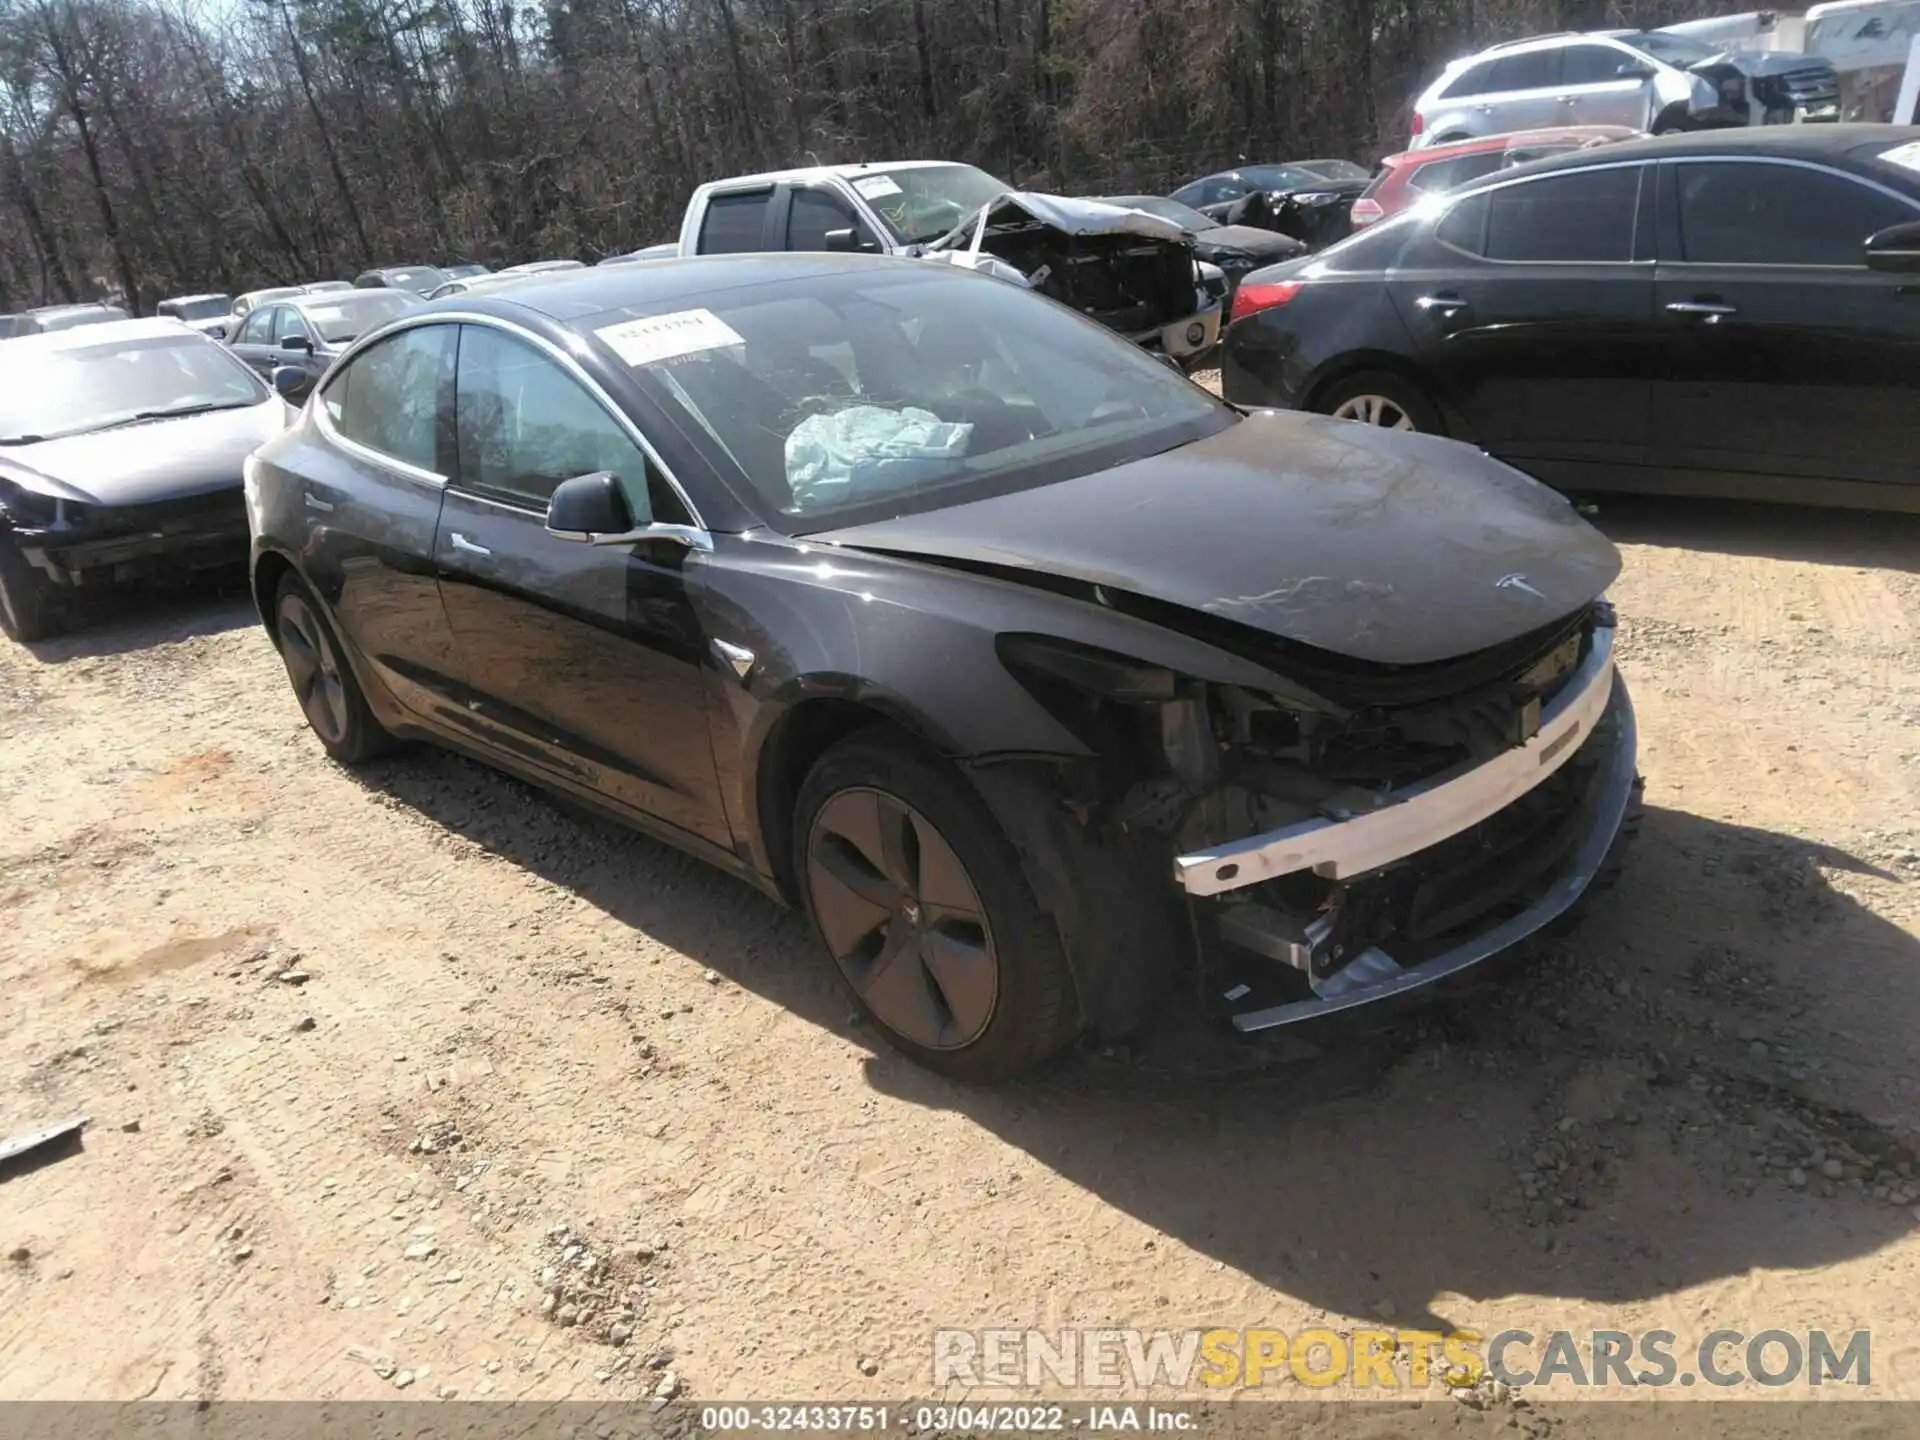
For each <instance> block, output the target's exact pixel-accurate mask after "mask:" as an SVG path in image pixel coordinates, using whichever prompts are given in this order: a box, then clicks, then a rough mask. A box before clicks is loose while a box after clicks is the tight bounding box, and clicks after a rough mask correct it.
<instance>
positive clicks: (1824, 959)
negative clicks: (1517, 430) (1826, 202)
mask: <svg viewBox="0 0 1920 1440" xmlns="http://www.w3.org/2000/svg"><path fill="white" fill-rule="evenodd" d="M1600 521H1601V523H1602V524H1603V526H1605V527H1606V528H1607V529H1609V531H1610V532H1611V533H1612V534H1613V535H1614V537H1615V538H1616V539H1617V540H1618V541H1619V542H1620V543H1621V545H1622V547H1623V549H1624V551H1625V554H1626V562H1627V564H1626V573H1625V575H1624V576H1623V578H1622V579H1621V581H1620V583H1619V585H1618V586H1617V588H1616V590H1615V592H1614V598H1615V599H1616V601H1617V602H1618V605H1619V608H1620V611H1621V613H1622V616H1623V627H1624V628H1623V636H1624V640H1623V666H1624V671H1625V673H1626V675H1627V676H1628V678H1629V680H1630V682H1631V684H1632V686H1633V690H1634V695H1635V699H1636V702H1637V705H1638V708H1639V717H1640V729H1641V743H1642V766H1643V769H1644V771H1645V773H1646V777H1647V801H1648V810H1647V815H1646V821H1645V828H1644V832H1643V834H1642V836H1641V838H1640V843H1639V844H1638V846H1637V847H1636V849H1635V851H1634V853H1633V855H1632V858H1631V861H1630V864H1629V866H1628V869H1627V871H1626V874H1625V875H1624V877H1623V879H1622V881H1621V883H1620V885H1619V887H1618V888H1617V889H1616V890H1615V891H1613V892H1612V893H1611V894H1610V895H1608V896H1606V897H1604V899H1602V900H1601V901H1600V902H1599V903H1597V904H1596V905H1595V906H1594V907H1593V909H1592V911H1591V912H1590V914H1589V916H1588V919H1587V922H1586V924H1585V925H1584V927H1583V928H1581V929H1580V930H1579V931H1577V932H1576V933H1575V934H1573V935H1572V936H1570V937H1568V938H1566V939H1564V940H1561V941H1556V942H1554V944H1553V945H1552V946H1550V947H1549V948H1548V949H1547V951H1546V953H1544V954H1542V955H1541V956H1540V957H1539V959H1538V960H1537V962H1536V963H1535V964H1533V965H1531V966H1529V967H1527V968H1525V969H1524V970H1521V971H1519V972H1517V973H1514V974H1512V975H1511V976H1509V977H1507V978H1506V979H1505V981H1504V983H1502V984H1500V985H1495V986H1491V987H1484V988H1481V989H1477V990H1473V991H1469V992H1465V993H1461V994H1456V995H1453V996H1451V997H1449V998H1448V999H1447V1000H1446V1001H1445V1002H1444V1003H1441V1004H1439V1005H1436V1006H1432V1007H1428V1008H1426V1009H1423V1010H1420V1011H1417V1012H1414V1013H1413V1014H1410V1015H1407V1016H1404V1017H1399V1018H1396V1019H1395V1020H1394V1021H1393V1022H1392V1023H1391V1024H1385V1025H1374V1026H1370V1027H1368V1028H1366V1029H1346V1030H1342V1031H1339V1032H1333V1031H1320V1032H1310V1033H1307V1034H1305V1035H1303V1036H1300V1037H1297V1038H1292V1039H1290V1040H1288V1041H1287V1042H1286V1043H1285V1044H1284V1045H1282V1046H1279V1047H1277V1048H1276V1049H1274V1050H1273V1051H1272V1052H1270V1053H1268V1052H1262V1053H1260V1054H1257V1055H1256V1054H1249V1053H1248V1052H1246V1051H1245V1050H1243V1049H1242V1048H1241V1047H1238V1046H1236V1045H1234V1044H1233V1043H1231V1042H1229V1041H1226V1040H1224V1039H1222V1038H1220V1037H1218V1036H1215V1035H1213V1034H1212V1033H1211V1032H1207V1031H1205V1030H1203V1029H1201V1028H1200V1027H1199V1025H1198V1022H1197V1021H1194V1020H1192V1019H1191V1017H1188V1018H1181V1017H1179V1016H1178V1015H1176V1017H1175V1018H1174V1019H1173V1020H1171V1021H1170V1022H1169V1025H1168V1028H1167V1031H1166V1032H1165V1033H1164V1034H1163V1036H1162V1037H1160V1039H1159V1040H1157V1041H1156V1043H1155V1044H1153V1045H1151V1046H1149V1047H1147V1048H1146V1049H1145V1050H1144V1051H1143V1052H1142V1053H1139V1054H1134V1055H1128V1056H1105V1057H1102V1056H1081V1057H1077V1058H1074V1059H1071V1060H1069V1061H1067V1062H1065V1063H1063V1064H1061V1065H1059V1066H1058V1067H1056V1068H1054V1069H1053V1070H1052V1071H1050V1072H1049V1073H1047V1074H1044V1075H1042V1076H1039V1077H1036V1078H1034V1079H1032V1080H1031V1081H1029V1082H1027V1083H1023V1084H1021V1085H1018V1086H1015V1087H1010V1088H1006V1089H1000V1090H992V1091H980V1090H970V1089H965V1088H960V1087H956V1086H954V1085H950V1084H947V1083H944V1082H942V1081H940V1080H938V1079H936V1078H934V1077H932V1076H930V1075H927V1074H925V1073H922V1072H920V1071H918V1070H916V1069H915V1068H913V1067H912V1066H911V1065H909V1064H907V1063H905V1062H903V1061H902V1060H900V1059H897V1058H896V1057H894V1056H893V1055H892V1054H891V1053H890V1052H888V1051H886V1050H884V1049H880V1048H877V1047H876V1045H875V1044H874V1043H873V1041H872V1039H871V1037H870V1036H869V1035H868V1034H866V1033H865V1032H863V1031H862V1030H861V1029H859V1028H857V1027H856V1026H855V1025H853V1024H852V1023H851V1021H850V1017H849V1013H848V1012H849V1006H848V1005H847V1004H846V1002H845V1001H843V1000H842V999H841V997H840V995H839V994H838V993H837V992H836V988H835V985H834V984H833V983H832V981H831V980H830V978H829V976H828V973H827V968H826V966H825V964H824V962H822V961H821V960H819V959H818V958H817V957H816V956H815V954H814V952H813V950H812V948H811V947H810V945H809V944H808V942H807V941H806V939H805V937H804V936H803V934H802V931H801V927H800V925H799V924H798V923H797V922H796V920H795V919H794V918H793V917H792V916H789V915H787V914H785V913H783V912H781V911H780V910H778V909H777V908H775V907H774V906H773V905H771V904H769V903H768V902H766V901H765V900H763V899H762V898H760V897H759V896H758V895H756V894H755V893H753V892H751V891H750V890H748V889H747V888H746V887H744V886H742V885H740V884H737V883H735V882H733V881H731V880H728V879H725V878H722V877H720V876H719V875H717V874H715V873H712V872H710V871H709V870H707V869H705V868H703V867H702V866H701V865H699V864H698V863H696V862H693V861H691V860H687V859H683V858H682V857H680V856H679V855H677V854H676V853H674V852H672V851H670V850H668V849H666V848H664V847H662V846H660V845H658V844H655V843H653V842H650V841H648V840H645V839H642V838H638V837H635V836H631V835H628V834H625V833H624V832H620V831H616V830H614V829H612V828H609V827H607V826H605V825H602V824H599V823H597V822H594V821H590V820H583V819H581V818H579V817H577V816H576V815H575V814H573V813H570V812H569V811H567V810H565V809H563V808H562V807H560V806H559V805H557V804H555V803H553V802H551V801H549V800H548V799H546V798H543V797H542V796H541V795H539V794H538V793H536V792H534V791H532V790H530V789H527V788H526V787H523V786H521V785H519V784H517V783H515V782H513V781H510V780H507V779H504V778H501V777H499V776H497V775H495V774H493V773H490V772H488V771H486V770H484V769H482V768H480V767H478V766H476V765H473V764H470V763H468V762H466V761H464V760H460V759H456V758H452V757H450V756H447V755H443V754H438V753H435V752H433V751H430V750H424V749H414V750H409V751H406V752H403V753H401V754H400V755H398V756H396V757H394V758H392V759H389V760H385V761H382V762H380V763H378V764H376V765H374V766H372V767H370V768H368V769H367V770H366V771H365V772H363V773H360V774H350V773H348V772H346V771H344V770H341V769H339V768H337V767H335V766H333V765H331V764H329V763H328V762H327V761H326V759H325V758H324V756H323V755H322V754H321V752H320V749H319V747H318V746H317V744H315V743H314V741H313V740H312V739H311V737H310V736H309V735H308V733H307V731H306V729H305V728H304V726H303V724H302V722H301V719H300V716H299V714H298V712H297V711H296V709H295V706H294V703H293V700H292V698H291V696H290V694H289V692H288V689H287V686H286V684H285V683H284V679H283V676H282V674H281V671H280V669H279V666H278V662H277V660H276V658H275V656H274V654H273V652H272V650H271V648H270V647H269V645H268V643H267V641H266V639H265V638H264V636H263V634H262V633H261V631H260V630H259V628H258V626H257V625H256V624H255V623H254V621H253V617H252V615H251V613H250V611H249V609H248V606H247V602H246V600H245V598H244V595H243V594H241V593H240V592H238V591H237V590H234V589H229V590H226V591H224V592H222V591H219V590H214V591H201V592H196V593H193V594H190V595H186V596H175V597H164V596H162V597H150V596H135V597H130V598H129V599H128V600H127V601H126V602H124V603H122V604H119V605H117V606H116V607H114V608H113V609H111V610H110V611H109V612H108V613H106V614H104V615H102V616H100V617H98V618H97V619H96V621H95V623H93V624H92V625H91V626H90V627H89V628H87V629H85V630H84V631H83V632H81V633H79V634H77V635H75V636H73V637H70V638H67V639H63V640H60V641H58V642H54V643H49V644H46V645H43V646H39V647H37V648H36V649H35V650H34V651H32V652H29V651H27V650H25V649H21V648H18V647H13V646H8V645H6V644H5V643H4V642H0V795H4V815H5V820H6V823H5V826H4V830H0V994H4V996H5V1003H4V1005H0V1133H11V1132H12V1131H14V1130H16V1129H20V1128H24V1127H26V1126H28V1125H30V1124H33V1123H35V1122H38V1121H41V1120H44V1119H46V1118H48V1117H51V1116H59V1115H64V1114H67V1113H70V1112H75V1111H84V1112H85V1113H87V1114H88V1115H89V1116H90V1117H91V1123H90V1124H89V1126H88V1127H87V1129H86V1131H85V1135H84V1141H83V1143H82V1144H81V1145H80V1146H79V1147H78V1148H77V1149H70V1150H67V1151H64V1152H58V1153H56V1154H55V1155H54V1156H52V1157H50V1158H43V1159H41V1160H40V1161H39V1163H37V1164H31V1165H27V1166H16V1167H15V1169H14V1170H12V1171H10V1172H8V1173H7V1174H6V1176H5V1178H4V1180H3V1181H0V1250H4V1251H5V1252H6V1257H7V1258H5V1259H4V1260H0V1353H4V1354H5V1355H6V1357H7V1360H6V1364H5V1365H4V1367H0V1376H3V1377H4V1378H0V1398H49V1397H121V1398H135V1397H157V1398H196V1399H213V1398H296V1397H338V1398H355V1397H380V1396H388V1397H391V1396H393V1395H394V1394H395V1390H394V1387H395V1386H403V1387H404V1388H405V1389H406V1390H407V1398H415V1397H425V1396H444V1395H449V1394H458V1395H459V1396H460V1397H462V1398H473V1397H479V1396H487V1395H491V1396H497V1397H521V1396H523V1397H544V1398H559V1397H580V1398H593V1399H608V1398H626V1397H633V1398H638V1397H643V1396H650V1395H653V1394H654V1393H656V1392H657V1391H659V1390H661V1388H662V1387H663V1385H664V1386H670V1387H672V1388H675V1389H677V1390H678V1391H679V1392H680V1393H682V1394H687V1395H692V1396H695V1397H700V1398H724V1397H735V1398H756V1399H768V1398H782V1397H786V1398H797V1397H818V1398H843V1399H851V1398H859V1397H872V1398H880V1397H889V1398H894V1399H898V1398H900V1397H902V1396H919V1395H925V1394H927V1393H928V1390H929V1382H930V1376H931V1342H930V1335H931V1332H932V1331H933V1330H934V1329H935V1328H936V1327H943V1326H959V1327H984V1326H1025V1325H1035V1326H1040V1327H1044V1328H1047V1329H1050V1330H1059V1329H1066V1328H1078V1327H1092V1326H1142V1327H1173V1328H1186V1327H1215V1326H1219V1327H1226V1328H1232V1329H1239V1328H1242V1327H1248V1326H1271V1327H1275V1328H1278V1329H1280V1330H1283V1331H1287V1332H1289V1333H1294V1332H1297V1331H1299V1330H1300V1329H1302V1328H1305V1327H1308V1326H1312V1325H1320V1324H1326V1325H1331V1326H1333V1327H1335V1328H1348V1327H1354V1326H1368V1325H1374V1324H1378V1323H1381V1322H1383V1321H1384V1322H1387V1323H1391V1324H1395V1325H1400V1326H1410V1325H1415V1324H1420V1323H1431V1324H1446V1325H1456V1326H1459V1325H1464V1326H1471V1327H1475V1328H1477V1329H1480V1330H1482V1331H1488V1332H1490V1331H1495V1330H1498V1329H1501V1328H1506V1327H1521V1328H1525V1329H1528V1330H1532V1331H1535V1332H1542V1333H1543V1332H1546V1331H1550V1330H1554V1329H1560V1328H1566V1329H1574V1330H1587V1329H1591V1328H1608V1329H1622V1330H1636V1329H1644V1328H1665V1329H1669V1330H1673V1331H1675V1332H1678V1333H1679V1334H1680V1335H1681V1336H1682V1337H1683V1342H1684V1341H1685V1340H1686V1339H1687V1338H1690V1337H1691V1338H1697V1337H1699V1336H1700V1335H1703V1334H1704V1333H1705V1332H1707V1331H1709V1330H1711V1329H1714V1328H1719V1327H1725V1328H1729V1329H1735V1330H1740V1331H1743V1332H1745V1333H1747V1334H1749V1335H1751V1334H1753V1333H1756V1332H1758V1331H1761V1330H1766V1329H1772V1328H1779V1329H1786V1330H1789V1331H1795V1332H1799V1333H1801V1334H1804V1333H1805V1332H1806V1331H1807V1330H1808V1329H1809V1328H1825V1329H1828V1330H1830V1331H1836V1332H1850V1331H1852V1330H1854V1329H1857V1328H1869V1329H1871V1330H1872V1332H1873V1336H1874V1341H1873V1357H1872V1358H1873V1369H1872V1380H1873V1384H1872V1387H1871V1390H1870V1391H1869V1392H1867V1393H1870V1394H1872V1395H1874V1396H1877V1397H1882V1398H1885V1397H1902V1398H1920V1324H1917V1323H1916V1320H1917V1317H1920V1283H1916V1279H1917V1277H1916V1263H1915V1262H1916V1258H1920V1209H1916V1206H1920V1180H1916V1179H1915V1178H1914V1154H1915V1151H1916V1150H1920V903H1916V895H1920V888H1917V887H1916V885H1915V883H1914V882H1915V880H1916V879H1920V819H1916V815H1917V814H1920V812H1917V811H1916V800H1920V729H1916V721H1917V720H1920V673H1917V672H1916V666H1915V660H1916V657H1917V656H1920V647H1917V646H1916V635H1920V525H1916V524H1915V523H1914V522H1913V521H1911V520H1906V519H1896V518H1887V517H1872V516H1859V515H1847V514H1838V513H1834V514H1821V513H1813V512H1800V511H1788V510H1764V509H1758V508H1753V509H1749V508H1743V507H1737V506H1721V505H1679V504H1671V503H1653V502H1641V503H1633V504H1626V503H1617V502H1614V503H1609V504H1608V505H1607V506H1606V508H1605V510H1604V511H1603V512H1602V514H1601V516H1600ZM550 1296H551V1297H552V1298H549V1297H550ZM1294 1393H1303V1392H1299V1391H1297V1390H1296V1391H1295V1392H1294ZM1669 1393H1672V1392H1669ZM1746 1393H1753V1392H1752V1391H1748V1392H1746ZM1783 1393H1790V1394H1804V1393H1806V1392H1805V1391H1804V1390H1793V1391H1788V1392H1783ZM1828 1393H1829V1394H1831V1393H1832V1392H1831V1391H1829V1392H1828ZM1851 1393H1855V1394H1858V1393H1860V1392H1858V1391H1854V1392H1851Z"/></svg>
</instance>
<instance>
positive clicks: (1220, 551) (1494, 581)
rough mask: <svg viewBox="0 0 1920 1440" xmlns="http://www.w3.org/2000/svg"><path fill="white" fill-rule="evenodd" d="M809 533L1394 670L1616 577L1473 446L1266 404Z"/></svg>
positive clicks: (1576, 601)
mask: <svg viewBox="0 0 1920 1440" xmlns="http://www.w3.org/2000/svg"><path fill="white" fill-rule="evenodd" d="M809 538H810V539H812V540H815V541H825V542H829V543H834V544H840V545H848V546H858V547H860V548H863V549H869V550H874V551H881V552H887V553H892V554H898V555H907V556H913V557H917V558H922V559H926V560H933V561H938V560H942V559H947V560H952V561H957V562H963V563H968V564H975V565H991V566H994V567H996V568H998V569H1000V570H1002V571H1003V572H1006V573H1009V574H1013V575H1015V576H1017V575H1018V574H1019V572H1022V571H1027V572H1032V573H1034V574H1036V575H1051V576H1061V577H1065V578H1068V579H1074V580H1079V581H1083V582H1087V583H1092V584H1098V585H1102V586H1106V587H1110V588H1113V589H1116V590H1122V591H1129V592H1132V593H1135V594H1139V595H1144V596H1147V597H1150V598H1152V599H1155V600H1160V601H1163V602H1167V603H1171V604H1176V605H1181V606H1185V607H1187V608H1189V609H1192V610H1198V611H1203V612H1206V613H1208V614H1211V615H1216V616H1219V617H1221V618H1223V619H1227V620H1233V621H1237V622H1239V623H1240V624H1243V625H1247V626H1251V627H1253V628H1254V629H1257V630H1263V631H1266V632H1267V633H1269V634H1272V635H1275V636H1278V637H1281V638H1282V639H1285V640H1289V641H1293V642H1296V643H1299V644H1303V645H1311V646H1314V647H1316V648H1318V649H1321V650H1326V651H1331V652H1333V653H1335V654H1339V655H1344V656H1349V657H1351V658H1353V659H1357V660H1364V661H1371V662H1375V663H1380V664H1392V665H1418V664H1425V663H1428V662H1431V661H1436V660H1445V659H1451V658H1453V657H1455V656H1459V655H1466V654H1470V653H1472V652H1473V651H1476V650H1484V649H1486V648H1488V647H1489V646H1492V645H1497V644H1499V643H1501V642H1502V641H1505V640H1510V639H1513V638H1515V637H1516V636H1519V635H1523V634H1525V633H1527V632H1529V631H1532V630H1537V629H1539V628H1540V627H1542V626H1543V625H1546V624H1548V623H1549V622H1551V621H1553V620H1555V619H1558V618H1560V617H1562V616H1565V615H1568V614H1571V613H1572V612H1573V611H1575V610H1577V609H1579V608H1580V607H1581V606H1583V605H1585V604H1587V603H1588V602H1589V601H1591V600H1593V599H1595V598H1596V597H1597V596H1599V595H1600V593H1601V592H1602V591H1603V590H1605V589H1606V587H1607V585H1608V584H1609V583H1610V582H1611V581H1612V580H1613V578H1614V576H1615V575H1617V574H1618V573H1619V571H1620V557H1619V554H1618V553H1617V552H1616V551H1615V550H1614V548H1613V546H1612V544H1611V543H1609V542H1608V541H1607V540H1606V538H1605V537H1603V536H1602V535H1601V534H1600V533H1599V532H1598V531H1596V530H1594V529H1593V527H1592V526H1590V525H1588V524H1587V523H1586V522H1585V521H1584V520H1582V519H1581V518H1580V517H1579V515H1577V514H1576V513H1575V512H1574V509H1573V507H1572V506H1571V505H1569V504H1568V503H1567V502H1566V501H1565V500H1564V499H1562V498H1561V497H1560V496H1559V495H1557V494H1555V493H1554V492H1553V491H1551V490H1549V489H1547V488H1546V487H1545V486H1543V485H1540V484H1538V483H1536V482H1535V481H1533V480H1530V479H1528V478H1527V477H1525V476H1524V475H1521V474H1520V473H1519V472H1518V471H1516V470H1513V469H1511V468H1509V467H1508V466H1505V465H1502V464H1500V463H1499V462H1497V461H1494V460H1491V459H1488V458H1487V457H1486V456H1485V455H1482V454H1481V453H1480V452H1479V451H1477V450H1474V449H1472V448H1470V447H1469V446H1466V445H1462V444H1458V443H1456V442H1454V441H1450V440H1442V439H1439V438H1437V437H1435V436H1428V435H1414V434H1407V433H1403V432H1398V431H1392V430H1383V429H1379V428H1377V427H1373V426H1366V425H1358V424H1354V423H1352V422H1349V421H1341V420H1327V419H1322V418H1320V417H1317V416H1309V415H1297V414H1292V413H1276V412H1262V413H1258V414H1255V415H1252V416H1249V417H1248V418H1247V419H1245V420H1244V421H1242V422H1241V423H1239V424H1236V425H1233V426H1230V427H1228V428H1227V429H1226V430H1223V431H1221V432H1220V433H1219V434H1217V435H1213V436H1210V437H1208V438H1207V439H1204V440H1200V441H1196V442H1195V443H1193V444H1190V445H1185V446H1182V447H1181V448H1179V449H1177V450H1170V451H1168V452H1166V453H1165V454H1163V455H1157V456H1153V457H1150V458H1148V459H1145V460H1138V461H1135V462H1133V463H1131V464H1127V465H1122V466H1119V467H1117V468H1115V469H1112V470H1104V471H1100V472H1097V473H1095V474H1092V475H1085V476H1081V477H1079V478H1078V479H1073V480H1065V481H1061V482H1058V483H1056V484H1052V485H1043V486H1040V487H1038V488H1035V489H1032V490H1024V491H1018V492H1016V493H1013V494H1009V495H1001V496H995V497H993V498H990V499H985V500H976V501H973V502H971V503H969V504H965V505H957V506H953V507H951V508H948V509H943V510H934V511H930V512H928V513H926V514H922V515H912V516H902V517H900V518H897V519H893V520H884V521H879V522H876V523H874V524H871V525H860V526H852V527H849V528H846V529H843V530H838V531H831V532H828V533H825V534H817V535H813V536H811V537H809Z"/></svg>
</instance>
